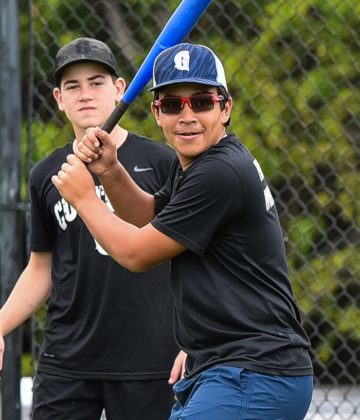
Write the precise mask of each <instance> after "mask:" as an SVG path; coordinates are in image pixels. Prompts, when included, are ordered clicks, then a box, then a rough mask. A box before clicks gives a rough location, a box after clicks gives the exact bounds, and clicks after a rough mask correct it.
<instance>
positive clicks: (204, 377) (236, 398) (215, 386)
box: [170, 366, 313, 420]
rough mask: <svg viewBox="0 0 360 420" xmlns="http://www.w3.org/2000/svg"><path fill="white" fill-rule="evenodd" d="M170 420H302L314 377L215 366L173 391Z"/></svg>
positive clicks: (310, 396) (183, 380)
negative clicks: (173, 399) (262, 372)
mask: <svg viewBox="0 0 360 420" xmlns="http://www.w3.org/2000/svg"><path fill="white" fill-rule="evenodd" d="M173 389H174V392H175V395H176V398H177V402H176V404H175V405H174V407H173V409H172V412H171V416H170V420H180V419H181V420H185V419H186V420H190V419H191V420H302V419H303V418H304V417H305V415H306V413H307V411H308V409H309V406H310V402H311V398H312V391H313V376H312V375H310V376H276V375H264V374H260V373H256V372H253V371H249V370H245V369H241V368H235V367H229V366H218V367H214V368H212V369H209V370H206V371H204V372H202V373H201V374H199V375H197V376H196V377H194V378H191V379H182V380H181V381H179V382H177V383H176V384H175V385H174V387H173Z"/></svg>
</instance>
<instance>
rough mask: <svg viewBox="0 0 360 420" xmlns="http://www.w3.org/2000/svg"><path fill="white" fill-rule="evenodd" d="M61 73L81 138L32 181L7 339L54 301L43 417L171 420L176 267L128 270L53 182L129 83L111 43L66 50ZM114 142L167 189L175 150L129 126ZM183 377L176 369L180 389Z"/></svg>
mask: <svg viewBox="0 0 360 420" xmlns="http://www.w3.org/2000/svg"><path fill="white" fill-rule="evenodd" d="M54 75H55V79H56V87H55V89H54V97H55V99H56V101H57V104H58V107H59V109H60V110H61V111H64V112H65V113H66V115H67V117H68V119H69V120H70V121H71V124H72V126H73V129H74V134H75V139H74V140H73V141H71V142H70V143H68V144H67V145H66V146H64V147H63V148H61V149H58V150H56V151H54V152H53V153H52V154H51V155H50V156H48V157H47V158H45V159H44V160H43V161H41V162H39V163H38V164H37V165H36V166H35V167H34V168H33V170H32V172H31V175H30V180H29V190H30V197H31V232H30V251H31V256H30V261H29V263H28V265H27V267H26V269H25V271H24V272H23V274H22V275H21V277H20V279H19V281H18V282H17V284H16V286H15V288H14V291H13V292H12V294H11V296H10V298H9V300H8V302H7V303H6V304H5V305H4V307H3V308H2V310H1V312H0V331H1V333H2V334H1V335H2V336H3V335H6V334H7V333H9V332H10V331H11V330H13V329H14V328H15V327H17V326H18V325H20V324H21V323H22V322H23V321H24V320H25V319H27V318H28V317H29V316H30V315H31V314H32V313H33V312H34V311H35V310H37V309H38V308H39V307H40V306H41V305H42V304H43V303H44V302H45V301H46V300H47V302H48V312H47V321H46V326H45V331H44V344H43V347H42V350H41V353H40V360H39V366H38V370H37V374H36V378H35V381H34V388H33V391H34V392H33V396H34V399H33V417H32V418H33V419H34V420H39V419H48V420H50V419H51V420H69V419H71V420H84V419H86V420H99V418H100V417H101V413H102V411H103V409H104V410H105V413H106V417H107V420H121V419H124V420H125V419H126V420H128V419H130V420H138V419H145V418H146V419H152V420H159V419H163V420H165V419H167V418H168V416H169V414H170V410H171V407H172V405H173V401H174V397H173V392H172V389H171V386H170V385H169V384H168V378H169V375H170V371H171V366H172V363H173V361H174V358H175V356H176V354H177V353H178V347H177V346H176V345H175V341H174V337H173V326H172V322H173V321H172V314H173V303H172V299H171V296H170V293H169V289H168V281H169V265H168V264H167V263H165V264H162V265H159V266H157V267H156V268H154V269H153V270H151V271H148V272H146V273H142V274H134V273H131V272H130V271H128V270H126V269H125V268H123V267H121V266H120V265H119V264H117V263H116V262H115V261H114V260H113V259H112V258H111V257H109V256H108V254H107V253H106V251H105V250H104V249H103V248H102V247H101V246H100V244H99V243H98V242H97V241H96V240H95V239H94V237H93V236H92V235H91V233H90V232H89V230H88V229H87V228H86V225H85V224H84V223H83V221H82V220H81V218H80V217H78V215H77V212H76V210H75V209H74V208H73V207H71V206H70V205H69V204H68V203H67V202H66V201H64V200H63V199H62V198H61V196H60V194H59V193H58V191H57V189H56V188H55V187H54V185H53V184H52V182H51V176H52V175H54V174H55V173H57V171H58V170H59V169H60V167H61V164H62V163H63V162H64V160H65V159H66V156H67V155H68V154H69V153H73V152H74V150H76V147H77V144H78V142H79V141H81V139H82V137H83V136H84V135H85V132H86V129H87V128H88V127H91V126H94V125H102V124H103V123H104V121H105V120H106V119H107V117H108V116H109V115H110V113H111V112H112V110H113V109H114V106H115V102H116V101H118V100H120V98H121V96H122V94H123V93H124V90H125V81H124V79H122V78H119V77H118V71H117V66H116V61H115V57H114V55H113V54H112V52H111V50H110V49H109V48H108V46H107V45H105V44H104V43H103V42H101V41H98V40H95V39H89V38H79V39H76V40H74V41H72V42H70V43H69V44H67V45H65V46H64V47H63V48H61V49H60V50H59V52H58V54H57V56H56V59H55V72H54ZM112 136H113V139H114V142H115V148H116V153H117V157H118V159H119V160H120V161H121V162H122V164H123V165H124V167H126V168H127V170H128V172H129V173H130V174H131V176H132V177H133V179H134V182H136V183H137V184H138V185H139V186H141V187H142V188H143V189H145V190H146V191H148V192H149V193H151V194H153V193H154V192H156V191H157V190H158V189H159V188H161V187H162V186H163V184H164V183H165V181H166V179H167V176H168V173H169V168H170V164H171V162H172V161H173V159H174V158H175V154H174V152H173V151H172V150H171V148H169V147H167V146H165V145H162V144H160V143H157V142H154V141H151V140H149V139H146V138H143V137H140V136H138V135H136V134H134V133H129V132H127V131H126V130H125V129H124V128H122V127H120V126H116V127H115V128H114V130H113V131H112ZM94 183H95V186H94V187H93V188H94V192H95V193H96V195H97V196H98V197H99V198H100V199H101V201H102V203H103V205H104V207H106V208H109V209H110V210H111V211H112V207H111V204H110V202H109V200H108V199H107V196H106V194H105V192H104V189H103V187H102V186H101V184H100V182H99V179H98V178H97V177H94ZM2 336H1V338H0V340H1V343H0V344H1V345H0V348H1V350H3V340H2ZM1 356H2V354H1ZM178 375H179V366H176V367H175V368H174V370H173V372H172V377H171V381H172V382H174V381H175V380H176V379H177V376H178ZM171 381H170V382H171Z"/></svg>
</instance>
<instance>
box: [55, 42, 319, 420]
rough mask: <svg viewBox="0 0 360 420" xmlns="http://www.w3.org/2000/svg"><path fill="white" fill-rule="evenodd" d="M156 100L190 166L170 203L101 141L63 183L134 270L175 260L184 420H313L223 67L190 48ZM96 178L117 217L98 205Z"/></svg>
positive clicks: (288, 291)
mask: <svg viewBox="0 0 360 420" xmlns="http://www.w3.org/2000/svg"><path fill="white" fill-rule="evenodd" d="M151 90H152V91H153V92H154V100H153V102H152V105H151V107H152V111H153V113H154V116H155V119H156V122H157V124H158V125H159V126H160V127H162V129H163V132H164V134H165V136H166V139H167V140H168V142H169V144H170V145H171V146H172V147H174V149H175V150H176V153H177V157H178V160H177V161H176V162H174V164H173V165H172V168H171V171H170V176H169V179H168V181H167V183H166V184H165V186H164V187H163V188H162V189H160V190H159V191H158V192H157V193H155V194H154V195H151V194H147V193H145V192H143V191H141V189H139V188H138V187H137V186H136V185H135V184H134V183H133V182H132V181H131V179H130V177H129V176H128V175H127V173H126V170H125V168H124V167H123V166H122V165H121V164H120V163H119V162H118V161H117V159H116V155H115V153H114V151H115V147H114V140H113V139H112V138H111V136H109V135H108V134H107V133H105V132H103V131H102V130H101V129H99V128H93V129H91V130H88V131H87V134H86V136H84V138H83V140H82V142H81V143H80V144H79V148H78V153H77V156H74V155H70V156H68V158H67V162H66V163H64V164H63V165H62V167H61V170H60V171H59V172H58V174H57V175H56V176H54V177H53V182H54V184H55V185H56V186H57V188H58V189H59V191H60V193H61V194H62V196H63V197H64V198H65V199H66V200H68V201H69V202H70V203H72V205H73V206H74V207H75V208H76V209H77V211H78V212H79V215H80V216H81V217H82V218H83V220H84V221H85V223H86V224H87V226H88V227H89V229H90V231H91V232H92V233H93V235H94V237H95V238H96V239H97V240H98V241H99V242H100V243H101V245H102V246H103V247H104V248H105V249H106V250H107V251H108V252H109V254H110V255H112V256H113V258H115V259H116V260H117V261H118V262H119V263H121V264H123V265H125V266H126V267H127V268H128V269H130V270H132V271H135V272H139V271H143V270H147V269H149V268H151V267H153V266H156V265H157V264H159V263H160V262H163V261H166V260H167V259H171V288H172V293H173V296H174V301H175V334H176V339H177V342H178V344H179V346H180V347H181V348H182V349H183V350H184V351H185V352H186V353H187V354H188V357H187V361H186V372H185V378H184V379H182V380H181V381H179V382H177V383H176V384H175V385H174V390H175V393H176V396H177V402H176V404H175V406H174V408H173V410H172V415H171V417H170V418H171V420H178V419H182V420H185V419H188V420H190V419H191V420H195V419H196V420H220V419H221V420H234V419H252V420H274V419H282V420H301V419H303V418H304V417H305V415H306V412H307V410H308V407H309V405H310V401H311V396H312V387H313V376H312V375H313V369H312V363H311V358H310V354H309V349H310V343H309V339H308V337H307V335H306V333H305V331H304V329H303V328H302V325H301V318H300V313H299V309H298V307H297V305H296V302H295V300H294V297H293V292H292V288H291V282H290V279H289V273H288V268H287V262H286V254H285V247H284V240H283V235H282V231H281V227H280V223H279V218H278V215H277V211H276V207H275V203H274V200H273V197H272V195H271V191H270V188H269V186H268V185H267V182H266V179H265V177H264V174H263V172H262V170H261V167H260V165H259V163H258V162H257V161H256V159H255V158H254V157H253V156H252V155H251V153H250V152H249V151H248V150H247V149H246V147H245V146H244V145H243V144H242V143H241V142H240V141H239V139H238V138H237V137H236V136H235V135H234V134H227V133H226V127H227V126H228V124H229V119H230V114H231V110H232V106H233V102H232V99H231V97H230V94H229V92H228V88H227V84H226V79H225V73H224V69H223V66H222V64H221V62H220V60H219V59H218V58H217V56H216V55H215V54H214V53H213V51H212V50H210V49H209V48H207V47H204V46H202V45H194V44H188V43H183V44H179V45H176V46H175V47H172V48H169V49H167V50H165V51H164V52H162V53H161V54H160V55H159V56H158V58H157V59H156V61H155V64H154V72H153V88H152V89H151ZM97 138H99V139H100V140H101V141H102V145H99V142H98V141H97ZM83 161H86V162H87V163H88V164H89V166H86V165H84V163H83ZM89 169H90V170H93V171H95V173H97V175H98V176H99V177H100V179H101V181H102V183H103V185H104V188H105V190H106V192H107V193H108V196H109V198H110V200H111V203H112V205H113V206H114V208H115V210H116V215H114V214H112V213H110V212H109V211H107V210H106V209H105V208H104V206H102V205H101V202H100V201H99V200H98V199H97V198H96V196H95V194H94V193H93V182H92V177H91V175H90V173H89ZM127 197H131V200H132V205H131V206H128V207H125V206H124V205H123V203H122V201H123V200H124V198H127ZM140 208H141V213H140V212H139V211H138V210H137V209H140ZM146 215H147V218H146V217H145V216H146ZM119 217H120V218H119ZM106 226H111V228H106ZM119 238H122V241H120V240H119Z"/></svg>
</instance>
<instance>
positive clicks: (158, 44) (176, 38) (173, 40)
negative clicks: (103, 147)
mask: <svg viewBox="0 0 360 420" xmlns="http://www.w3.org/2000/svg"><path fill="white" fill-rule="evenodd" d="M210 3H211V0H182V2H181V3H180V4H179V6H178V7H177V9H176V10H175V12H174V13H173V14H172V15H171V17H170V19H169V20H168V22H167V24H166V25H165V27H164V29H163V30H162V31H161V33H160V35H159V36H158V38H157V39H156V41H155V43H154V45H153V47H152V48H151V50H150V51H149V53H148V55H147V56H146V57H145V60H144V61H143V63H142V65H141V67H140V68H139V70H138V71H137V73H136V74H135V76H134V78H133V80H132V81H131V83H130V85H129V87H128V88H127V89H126V91H125V94H124V96H123V97H122V99H121V100H120V102H119V103H118V104H117V105H116V107H115V109H114V110H113V112H112V113H111V114H110V116H109V118H108V119H107V120H106V121H105V123H104V125H103V127H102V129H103V130H104V131H106V132H108V133H110V132H111V131H112V129H113V128H114V127H115V125H116V124H117V123H118V122H119V120H120V118H121V117H122V116H123V115H124V113H125V111H126V110H127V108H128V106H129V105H130V104H131V102H132V101H133V100H134V99H135V97H136V96H137V95H138V94H139V93H140V92H141V91H142V89H143V88H144V87H145V86H146V84H147V83H148V81H149V80H150V79H151V78H152V69H153V64H154V61H155V59H156V57H157V56H158V55H159V54H160V53H161V52H162V51H164V50H165V49H166V48H169V47H172V46H174V45H175V44H178V43H179V42H181V41H182V40H183V39H184V38H185V37H186V35H187V34H188V33H189V32H190V31H191V29H192V28H193V27H194V26H195V24H196V23H197V21H198V20H199V19H200V17H201V16H202V14H203V13H204V12H205V10H206V8H207V7H208V5H209V4H210Z"/></svg>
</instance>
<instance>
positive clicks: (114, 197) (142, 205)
mask: <svg viewBox="0 0 360 420" xmlns="http://www.w3.org/2000/svg"><path fill="white" fill-rule="evenodd" d="M100 181H101V183H102V185H103V186H104V189H105V192H106V195H107V196H108V198H109V200H110V202H111V204H112V206H113V208H114V211H115V213H116V214H117V215H118V216H119V217H121V218H122V219H123V220H125V221H127V222H128V223H131V224H134V225H135V226H138V227H142V226H145V225H146V224H148V223H149V222H150V221H151V220H152V219H153V218H154V216H155V200H154V196H153V195H151V194H148V193H147V192H145V191H144V190H142V189H141V188H140V187H139V186H138V185H137V184H136V183H135V182H134V181H133V179H132V178H131V177H130V175H129V174H128V172H127V171H126V169H125V168H124V167H123V166H122V165H121V164H120V163H119V164H118V165H117V166H116V167H115V168H113V169H112V170H111V171H109V172H107V173H106V174H104V175H102V176H101V177H100Z"/></svg>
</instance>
